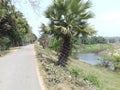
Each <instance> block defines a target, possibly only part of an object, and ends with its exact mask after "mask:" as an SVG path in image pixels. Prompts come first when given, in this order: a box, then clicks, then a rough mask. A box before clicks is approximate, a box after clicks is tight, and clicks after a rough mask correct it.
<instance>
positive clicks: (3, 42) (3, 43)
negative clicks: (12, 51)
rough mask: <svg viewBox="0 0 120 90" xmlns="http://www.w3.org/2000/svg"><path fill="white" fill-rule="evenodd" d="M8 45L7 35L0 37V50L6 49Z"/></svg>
mask: <svg viewBox="0 0 120 90" xmlns="http://www.w3.org/2000/svg"><path fill="white" fill-rule="evenodd" d="M9 47H10V39H9V38H8V37H1V38H0V51H3V50H7V49H9Z"/></svg>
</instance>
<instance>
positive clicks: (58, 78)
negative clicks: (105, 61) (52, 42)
mask: <svg viewBox="0 0 120 90" xmlns="http://www.w3.org/2000/svg"><path fill="white" fill-rule="evenodd" d="M35 47H36V52H37V57H38V60H39V63H40V68H39V70H40V72H41V73H42V76H43V79H44V82H45V84H46V87H47V90H103V89H104V90H119V88H120V84H119V83H120V73H117V72H112V71H109V70H107V69H105V68H103V67H96V66H92V65H89V64H86V63H83V62H80V61H79V60H77V59H75V58H73V57H70V58H69V62H68V65H67V67H66V68H63V67H59V66H57V65H56V62H57V53H56V52H55V51H53V50H50V49H42V47H40V46H39V45H37V46H35ZM98 88H99V89H98Z"/></svg>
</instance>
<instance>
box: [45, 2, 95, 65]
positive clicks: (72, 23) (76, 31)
mask: <svg viewBox="0 0 120 90" xmlns="http://www.w3.org/2000/svg"><path fill="white" fill-rule="evenodd" d="M90 7H91V3H90V2H89V1H87V2H84V1H83V0H54V1H53V4H52V5H51V6H49V7H48V9H47V10H46V12H45V14H46V17H47V18H48V19H49V20H50V25H49V26H50V27H51V29H50V30H49V33H50V34H52V35H53V36H55V37H57V38H61V39H62V42H63V43H62V45H61V54H60V56H59V58H58V59H59V60H58V65H61V66H65V65H66V64H67V60H68V57H69V54H70V49H71V39H72V37H77V36H79V35H84V36H87V35H91V34H93V33H95V31H94V30H93V29H88V28H89V27H88V26H89V24H88V23H87V20H88V19H90V18H92V17H93V14H92V13H91V12H90V11H88V10H89V8H90Z"/></svg>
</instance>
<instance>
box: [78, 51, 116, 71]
mask: <svg viewBox="0 0 120 90" xmlns="http://www.w3.org/2000/svg"><path fill="white" fill-rule="evenodd" d="M77 58H79V60H80V61H82V62H85V63H88V64H91V65H97V64H101V65H103V64H104V63H105V62H106V64H108V67H107V68H109V69H110V70H114V69H115V68H114V65H113V64H112V62H109V60H106V61H104V63H103V61H102V60H99V59H100V56H99V55H98V54H95V53H86V54H78V55H77Z"/></svg>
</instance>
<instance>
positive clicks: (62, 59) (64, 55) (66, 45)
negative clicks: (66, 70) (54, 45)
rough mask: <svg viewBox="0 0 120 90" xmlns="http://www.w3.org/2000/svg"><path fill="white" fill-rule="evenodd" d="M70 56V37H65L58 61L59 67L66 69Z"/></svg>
mask: <svg viewBox="0 0 120 90" xmlns="http://www.w3.org/2000/svg"><path fill="white" fill-rule="evenodd" d="M69 54H70V36H67V35H66V36H64V37H63V44H62V48H61V53H60V56H59V60H58V65H61V66H63V67H65V66H66V64H67V60H68V57H69Z"/></svg>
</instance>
